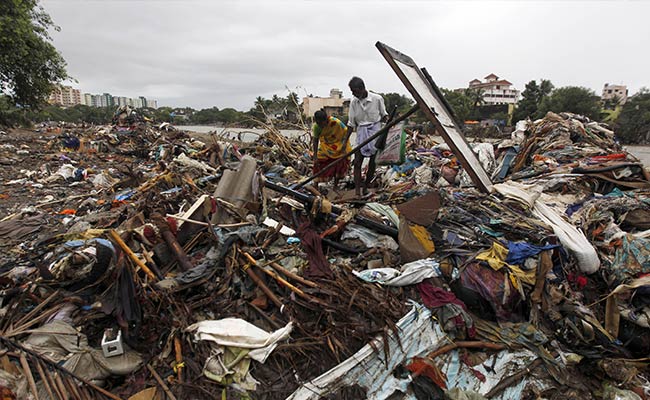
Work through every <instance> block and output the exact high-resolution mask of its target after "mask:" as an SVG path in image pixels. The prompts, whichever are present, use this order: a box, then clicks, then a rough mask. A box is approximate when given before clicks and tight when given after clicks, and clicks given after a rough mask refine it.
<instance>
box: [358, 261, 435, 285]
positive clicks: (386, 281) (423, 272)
mask: <svg viewBox="0 0 650 400" xmlns="http://www.w3.org/2000/svg"><path fill="white" fill-rule="evenodd" d="M352 273H354V274H355V275H356V276H357V277H358V278H359V279H362V280H364V281H366V282H377V283H381V284H382V285H386V286H407V285H413V284H416V283H420V282H422V281H423V280H425V279H427V278H433V277H439V276H441V275H442V274H441V272H440V265H439V264H438V262H437V261H435V260H434V259H432V258H424V259H422V260H417V261H413V262H410V263H408V264H404V265H402V268H401V270H397V269H395V268H374V269H367V270H365V271H360V272H357V271H352Z"/></svg>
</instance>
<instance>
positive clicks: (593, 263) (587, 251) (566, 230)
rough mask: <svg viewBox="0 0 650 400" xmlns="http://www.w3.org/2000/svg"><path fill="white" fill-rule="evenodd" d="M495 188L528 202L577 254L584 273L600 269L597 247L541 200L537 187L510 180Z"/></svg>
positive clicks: (537, 215)
mask: <svg viewBox="0 0 650 400" xmlns="http://www.w3.org/2000/svg"><path fill="white" fill-rule="evenodd" d="M494 189H495V190H496V191H497V192H499V193H501V194H502V195H504V196H506V197H510V198H513V199H516V200H519V201H521V202H524V203H525V204H527V205H528V206H529V207H530V208H531V211H532V213H533V215H535V216H536V217H537V218H539V219H541V220H542V221H543V222H544V223H546V224H547V225H548V226H550V227H551V228H552V229H553V232H554V233H555V235H556V236H557V237H558V239H559V240H560V242H561V243H562V245H563V246H564V247H566V248H567V249H569V250H570V251H571V252H572V253H573V254H574V255H575V257H576V258H577V259H578V266H579V267H580V270H581V271H582V272H583V273H585V274H593V273H594V272H596V271H598V269H599V268H600V259H599V258H598V254H597V253H596V249H594V247H593V246H592V245H591V243H590V242H589V240H588V239H587V238H586V237H585V235H584V233H582V232H581V231H579V230H578V229H577V228H576V227H575V226H573V225H571V224H570V223H569V222H567V221H566V220H565V219H564V218H562V216H561V215H559V214H558V213H557V212H555V211H553V210H552V209H551V208H550V207H549V206H547V205H546V204H544V203H542V202H541V201H540V199H539V192H537V191H536V188H535V187H530V188H528V187H526V186H524V185H519V184H515V183H514V182H511V181H509V182H506V183H499V184H496V185H494Z"/></svg>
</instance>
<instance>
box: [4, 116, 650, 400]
mask: <svg viewBox="0 0 650 400" xmlns="http://www.w3.org/2000/svg"><path fill="white" fill-rule="evenodd" d="M524 125H525V126H524ZM524 125H521V126H520V128H521V129H518V130H517V131H515V132H514V133H513V135H512V138H510V139H508V140H504V141H501V142H498V143H476V144H473V145H472V148H473V150H474V152H475V153H476V154H477V155H478V159H479V160H480V162H481V164H482V166H483V168H484V169H485V170H486V171H487V172H488V174H490V175H491V176H492V179H493V181H494V182H499V183H496V184H495V185H494V191H493V192H492V193H481V192H480V191H478V190H477V189H476V188H474V187H473V186H472V183H471V179H470V177H469V175H468V173H467V171H463V169H462V168H461V167H460V163H459V162H458V160H457V159H456V157H455V155H454V153H453V152H452V151H451V150H450V149H449V147H448V146H447V145H446V144H444V143H443V144H438V143H435V142H434V141H433V140H432V139H431V137H426V136H422V135H421V134H418V133H417V132H410V135H408V140H407V147H408V149H407V154H406V158H405V160H404V162H403V163H402V164H400V165H393V166H390V165H389V166H382V167H379V170H378V178H377V182H376V186H377V187H376V188H375V189H373V194H372V197H371V198H369V199H364V200H363V201H362V200H359V199H357V198H354V196H351V194H352V193H353V192H354V191H353V190H346V191H343V192H337V191H335V190H333V189H332V188H330V189H329V191H328V192H325V190H324V191H323V193H324V194H323V193H320V192H318V191H316V190H315V189H314V188H311V187H310V186H308V185H305V186H304V187H303V186H301V185H296V184H299V183H300V182H302V181H303V180H304V179H305V177H307V176H308V175H309V173H310V171H311V165H310V163H311V159H312V158H311V156H310V154H309V151H310V145H309V140H308V136H307V137H301V136H295V137H291V138H289V137H286V136H284V135H282V134H281V132H279V131H278V130H276V129H274V128H273V127H272V126H270V127H268V129H267V130H266V132H265V133H264V134H263V135H260V136H259V138H258V139H257V140H255V141H254V142H242V141H239V140H234V139H230V138H229V135H219V136H216V135H214V136H212V137H209V138H207V139H208V140H203V141H202V140H198V139H197V138H196V137H193V135H191V134H188V133H187V132H183V131H179V130H177V129H175V128H174V127H173V126H171V125H168V124H163V125H160V126H158V127H154V126H152V125H151V124H150V123H149V122H148V121H146V120H144V119H142V118H140V117H139V116H138V115H137V113H136V112H134V111H132V110H128V109H120V110H118V112H117V113H116V118H115V119H114V121H113V124H112V125H110V126H99V127H83V126H68V127H64V129H63V130H62V131H61V132H54V133H51V132H41V133H34V132H31V133H27V132H25V133H23V135H20V136H19V135H16V134H15V133H10V134H8V135H3V136H1V137H0V141H1V144H0V162H1V163H2V164H3V166H4V167H6V168H3V173H2V177H1V182H0V185H1V186H0V198H2V203H0V212H1V214H0V250H1V251H0V253H1V255H0V280H1V282H2V291H1V292H0V294H1V296H0V300H1V302H0V343H1V347H2V350H3V352H2V354H0V363H1V367H0V388H1V390H2V393H3V395H5V396H6V397H8V398H21V399H23V398H24V399H29V398H34V399H36V398H41V399H48V398H49V399H64V398H75V399H76V398H79V399H91V398H96V399H104V398H110V399H127V398H131V399H157V398H170V399H195V398H196V399H203V398H205V399H208V398H210V399H211V398H229V399H230V398H232V399H237V398H242V399H245V398H259V399H284V398H290V399H294V400H298V399H319V398H337V399H359V398H376V399H387V398H405V399H406V398H408V399H425V398H426V399H428V398H450V399H467V398H474V399H481V398H497V399H511V398H522V399H524V398H531V399H532V398H581V399H589V398H605V399H614V398H625V399H637V398H641V399H645V398H648V395H649V394H650V383H649V382H648V375H647V371H646V366H647V358H646V357H647V354H648V353H649V352H650V340H648V339H647V337H648V335H647V330H648V328H650V320H649V318H648V314H649V313H650V309H649V307H648V304H650V301H648V299H647V298H646V295H647V293H648V287H650V280H649V279H650V278H648V277H647V274H648V272H650V242H649V241H650V237H649V235H648V232H649V229H650V203H649V202H648V199H649V198H650V190H649V189H650V182H649V180H648V175H647V172H646V170H645V169H644V167H643V165H642V164H641V163H639V161H638V160H636V159H635V158H634V157H633V156H631V155H630V154H628V153H626V152H624V151H623V150H622V149H621V147H620V146H619V145H618V144H617V143H616V142H615V135H614V133H613V132H612V131H611V130H609V128H607V127H606V126H604V125H601V124H598V123H595V122H590V121H588V120H587V119H585V118H583V117H581V116H577V115H571V114H559V115H556V114H552V113H549V114H548V115H547V116H546V117H545V118H544V119H542V120H539V121H535V122H531V121H528V123H527V124H524ZM347 184H348V188H349V189H351V187H350V185H351V184H352V183H351V182H347ZM298 187H300V189H297V188H298ZM326 190H327V189H326ZM11 396H13V397H11Z"/></svg>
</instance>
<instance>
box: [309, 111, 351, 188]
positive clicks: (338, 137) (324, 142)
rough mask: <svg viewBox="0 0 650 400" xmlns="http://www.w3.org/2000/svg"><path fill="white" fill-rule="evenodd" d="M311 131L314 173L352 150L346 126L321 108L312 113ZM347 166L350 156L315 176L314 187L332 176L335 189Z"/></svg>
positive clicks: (348, 165) (346, 170)
mask: <svg viewBox="0 0 650 400" xmlns="http://www.w3.org/2000/svg"><path fill="white" fill-rule="evenodd" d="M312 132H313V136H314V156H313V157H314V170H313V172H314V173H318V172H320V171H321V170H322V169H323V168H325V167H326V166H327V165H329V164H330V163H332V162H333V161H335V160H337V159H339V158H341V157H342V156H344V155H345V154H346V153H348V152H349V151H350V150H352V147H351V146H350V141H349V140H348V139H349V138H348V135H347V133H348V128H347V127H346V126H345V124H344V123H343V122H341V121H340V120H339V119H337V118H334V117H328V116H327V114H326V113H325V111H323V110H318V111H316V113H315V114H314V126H313V128H312ZM349 168H350V157H349V156H348V157H346V158H345V160H341V161H339V162H338V163H337V164H336V165H334V166H333V167H330V168H329V169H328V170H327V171H326V172H324V173H323V174H322V175H320V176H319V177H318V178H316V182H317V183H316V189H318V182H328V181H329V180H331V179H332V178H334V189H337V188H338V184H339V179H341V178H342V177H345V176H346V175H347V173H348V169H349Z"/></svg>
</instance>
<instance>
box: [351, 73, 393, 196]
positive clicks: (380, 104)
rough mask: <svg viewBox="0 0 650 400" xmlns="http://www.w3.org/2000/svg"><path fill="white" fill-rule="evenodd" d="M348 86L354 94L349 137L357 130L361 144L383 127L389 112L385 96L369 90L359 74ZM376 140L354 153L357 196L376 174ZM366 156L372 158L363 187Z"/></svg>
mask: <svg viewBox="0 0 650 400" xmlns="http://www.w3.org/2000/svg"><path fill="white" fill-rule="evenodd" d="M348 86H349V87H350V90H351V91H352V95H353V96H354V97H353V98H352V101H351V102H350V115H349V118H348V137H349V135H350V134H351V133H352V131H353V130H356V131H357V145H359V144H361V143H362V142H363V141H364V140H366V139H368V138H369V137H370V136H372V135H373V134H375V133H376V132H377V131H378V130H379V129H381V123H382V122H386V119H387V118H388V113H387V112H386V106H385V105H384V99H383V97H381V96H380V95H378V94H376V93H371V92H368V91H367V90H366V85H365V84H364V83H363V80H362V79H361V78H359V77H357V76H355V77H352V79H350V83H348ZM376 141H377V140H373V141H372V142H370V143H368V144H367V145H365V146H363V147H362V148H361V149H360V150H359V151H357V153H356V154H355V155H354V190H355V193H356V195H357V196H360V195H361V190H362V189H363V194H364V195H365V194H367V193H368V185H369V184H370V182H371V181H372V178H373V177H374V175H375V156H376V154H377V149H376V148H375V142H376ZM365 157H369V158H370V159H369V161H368V172H367V174H366V179H365V181H364V182H363V187H362V182H361V166H362V165H363V160H364V158H365Z"/></svg>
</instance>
